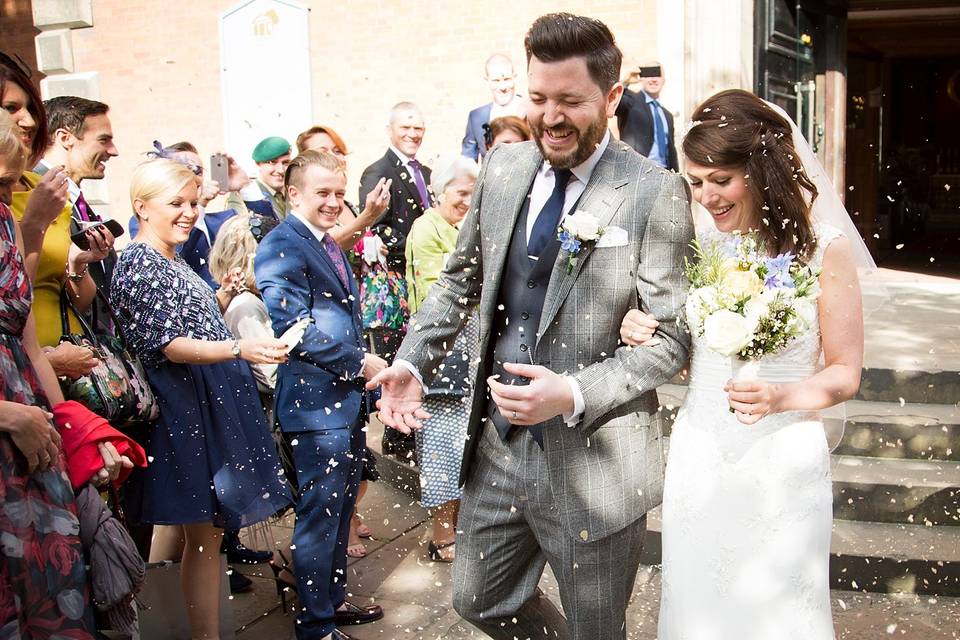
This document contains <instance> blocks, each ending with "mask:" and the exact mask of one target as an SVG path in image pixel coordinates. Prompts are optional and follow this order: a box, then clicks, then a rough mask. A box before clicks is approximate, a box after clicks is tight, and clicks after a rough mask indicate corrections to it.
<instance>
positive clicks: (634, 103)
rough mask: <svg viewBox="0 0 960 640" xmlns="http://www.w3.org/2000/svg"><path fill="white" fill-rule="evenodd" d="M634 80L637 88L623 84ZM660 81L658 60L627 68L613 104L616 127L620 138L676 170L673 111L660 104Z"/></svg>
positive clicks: (650, 157) (655, 160) (651, 158)
mask: <svg viewBox="0 0 960 640" xmlns="http://www.w3.org/2000/svg"><path fill="white" fill-rule="evenodd" d="M642 70H647V71H646V73H647V74H648V75H642V74H641V71H642ZM649 74H656V75H649ZM638 82H639V83H640V90H639V91H631V90H629V89H627V88H626V87H629V86H630V85H631V84H636V83H638ZM663 83H664V77H663V67H662V66H661V65H660V63H659V62H648V63H646V64H645V65H643V66H641V67H639V68H636V69H631V70H630V72H629V73H628V74H627V75H626V76H625V77H624V79H623V86H624V91H623V97H622V98H620V104H619V105H617V128H618V129H619V131H620V139H621V140H623V141H624V142H625V143H627V144H628V145H630V146H631V147H633V150H634V151H636V152H637V153H639V154H640V155H642V156H646V157H647V158H649V159H650V160H651V161H653V162H654V163H656V164H658V165H660V166H661V167H663V168H664V169H671V170H673V171H678V170H679V169H680V164H679V162H678V161H677V147H676V145H675V142H676V140H675V137H674V129H673V114H672V113H670V111H668V110H667V109H664V108H663V107H662V106H661V105H660V92H661V91H662V90H663Z"/></svg>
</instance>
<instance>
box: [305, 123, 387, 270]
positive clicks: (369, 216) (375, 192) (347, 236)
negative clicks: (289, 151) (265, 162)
mask: <svg viewBox="0 0 960 640" xmlns="http://www.w3.org/2000/svg"><path fill="white" fill-rule="evenodd" d="M297 149H298V150H299V152H300V153H303V152H304V151H308V150H313V151H326V152H328V153H332V154H333V155H335V156H337V157H338V158H340V160H341V161H343V163H344V166H346V163H347V155H348V154H349V151H347V145H346V143H345V142H344V141H343V138H341V137H340V135H339V134H338V133H337V132H336V131H334V130H333V129H331V128H330V127H327V126H324V125H314V126H312V127H310V128H309V129H307V130H306V131H304V132H303V133H301V134H300V135H298V136H297ZM392 182H393V181H392V180H390V179H389V178H381V179H380V180H379V181H378V182H377V184H376V185H375V186H374V188H373V189H372V190H371V192H370V193H368V194H367V197H366V199H365V201H364V207H363V211H360V210H359V209H358V208H357V206H356V205H355V204H353V203H351V202H349V201H348V200H344V201H343V211H341V212H340V217H339V218H337V226H336V227H334V228H333V230H332V231H331V232H330V235H331V236H333V239H334V240H336V241H337V244H338V245H340V248H342V249H343V250H344V251H348V252H349V251H350V250H351V249H353V246H354V245H355V244H356V242H357V240H359V239H360V238H361V236H363V233H364V231H366V230H367V229H369V228H370V227H372V226H373V225H374V224H375V223H376V222H377V221H378V220H379V219H380V216H382V215H383V213H384V211H386V210H387V207H388V206H390V185H391V184H392Z"/></svg>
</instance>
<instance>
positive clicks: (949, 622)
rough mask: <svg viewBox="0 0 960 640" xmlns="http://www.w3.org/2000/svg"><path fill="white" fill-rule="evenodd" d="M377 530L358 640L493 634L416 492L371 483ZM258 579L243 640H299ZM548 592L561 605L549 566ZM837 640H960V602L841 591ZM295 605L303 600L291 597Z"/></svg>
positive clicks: (652, 584) (359, 598) (649, 612)
mask: <svg viewBox="0 0 960 640" xmlns="http://www.w3.org/2000/svg"><path fill="white" fill-rule="evenodd" d="M360 513H361V516H362V517H363V518H364V521H365V522H366V523H367V525H368V526H370V528H371V529H372V530H373V532H374V539H373V540H372V541H370V543H369V544H368V545H367V546H368V550H369V554H368V555H367V556H366V557H365V558H360V559H355V560H352V561H351V562H350V564H349V569H348V578H347V579H348V584H349V591H350V594H351V595H350V598H351V600H352V601H353V602H355V603H357V604H365V603H372V602H376V603H377V604H380V605H381V606H383V608H384V610H385V614H386V615H385V616H384V618H383V619H382V620H380V621H378V622H374V623H371V624H367V625H361V626H354V627H347V628H344V631H346V632H348V633H350V634H351V635H352V636H353V637H355V638H357V639H358V640H460V639H468V638H469V639H473V638H478V639H479V638H486V636H485V635H484V634H483V633H481V632H480V631H478V630H476V629H474V628H472V627H471V626H470V625H468V624H466V623H464V622H462V621H461V620H460V618H459V616H458V615H457V613H456V612H455V611H454V610H453V609H452V607H451V600H452V598H451V588H452V587H451V584H450V565H447V564H442V563H436V562H431V561H430V560H429V559H427V557H426V547H425V545H426V541H427V539H428V536H429V521H428V520H427V513H426V511H425V510H424V509H422V508H421V507H420V506H419V505H418V504H417V503H416V502H415V501H414V500H412V499H411V498H410V497H408V495H407V494H405V493H403V492H401V491H399V490H398V489H395V488H394V487H393V486H391V485H389V484H387V483H386V482H377V483H372V484H371V485H370V488H369V490H368V491H367V495H366V496H365V497H364V500H363V503H362V504H361V508H360ZM292 524H293V523H292V519H291V518H290V517H287V518H286V519H285V520H284V521H282V522H280V523H278V524H276V525H273V527H272V530H273V533H274V536H275V538H276V542H277V543H278V544H279V545H281V546H282V547H283V546H286V545H288V544H289V538H290V535H291V534H292V532H293V529H292ZM241 570H242V571H243V572H244V573H245V574H247V575H248V576H250V577H251V578H253V580H254V582H255V589H254V591H253V592H252V593H246V594H239V595H237V596H233V598H232V600H231V603H232V606H233V618H234V626H235V628H236V638H237V640H261V639H262V640H292V639H293V638H294V626H295V613H294V612H293V611H286V612H285V611H282V610H281V607H280V601H279V598H278V597H277V595H276V591H275V588H274V584H273V581H272V577H271V575H270V572H269V569H268V568H267V567H262V568H260V567H249V568H245V569H241ZM541 588H542V589H543V590H544V591H545V592H546V593H547V594H548V596H550V597H551V598H552V599H554V600H555V601H556V602H557V603H558V605H559V595H558V592H557V587H556V582H555V580H554V579H553V576H552V575H551V574H550V572H549V570H548V571H547V573H546V574H545V575H544V578H543V581H542V582H541ZM659 592H660V572H659V570H658V568H657V567H655V566H641V568H640V574H639V576H638V578H637V584H636V588H635V591H634V597H633V601H632V603H631V604H630V607H629V609H628V611H627V621H628V626H627V637H628V638H630V639H632V640H654V639H655V638H656V618H657V611H658V608H659ZM832 602H833V610H834V621H835V629H836V634H837V638H838V639H840V640H846V639H862V640H874V639H876V640H879V639H881V638H884V639H889V638H901V639H903V640H941V639H942V640H946V639H948V638H949V639H960V599H956V598H945V597H918V596H894V595H884V594H867V593H860V592H852V591H834V592H833V593H832ZM287 606H288V608H289V609H293V608H294V607H295V606H296V601H295V600H293V601H291V600H290V599H288V601H287Z"/></svg>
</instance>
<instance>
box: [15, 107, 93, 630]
mask: <svg viewBox="0 0 960 640" xmlns="http://www.w3.org/2000/svg"><path fill="white" fill-rule="evenodd" d="M14 129H15V127H14V125H12V123H11V121H10V119H9V118H8V117H6V115H5V114H3V117H0V501H2V508H0V638H4V639H6V638H17V639H19V640H31V639H33V638H37V639H40V638H44V639H46V638H50V637H54V636H55V637H57V638H70V639H71V640H86V639H88V638H91V639H92V638H93V633H94V632H93V616H92V613H91V609H90V606H89V594H88V591H87V581H86V571H85V569H84V562H83V553H82V548H81V545H80V538H79V537H78V533H79V531H80V523H79V522H78V520H77V514H76V506H75V504H74V497H73V490H72V489H71V487H70V481H69V480H68V479H67V474H66V472H65V471H64V469H65V461H64V457H63V450H62V449H61V448H60V434H59V433H58V432H57V430H56V428H55V427H54V426H53V423H52V422H51V420H52V418H53V414H51V413H50V412H49V409H50V408H51V407H52V406H53V405H54V404H57V403H59V402H62V401H63V397H62V395H61V393H60V387H59V385H58V384H57V379H56V376H55V375H54V373H53V369H51V368H50V364H49V363H48V362H47V360H46V359H45V358H44V357H43V355H42V354H41V352H40V346H39V344H38V343H37V335H36V328H35V327H34V322H33V316H32V315H31V313H30V305H31V303H32V301H33V292H32V290H31V286H30V280H29V278H27V274H26V270H25V267H24V264H23V257H22V247H23V245H22V243H21V242H20V240H19V237H18V232H17V226H16V223H15V222H14V219H13V215H12V214H11V213H10V209H9V204H10V200H11V192H12V184H13V183H14V182H15V181H16V180H17V179H18V178H19V176H20V174H21V173H22V171H23V166H24V164H25V162H26V154H25V151H24V149H23V147H22V146H21V144H20V141H19V140H18V138H17V135H16V133H15V131H14Z"/></svg>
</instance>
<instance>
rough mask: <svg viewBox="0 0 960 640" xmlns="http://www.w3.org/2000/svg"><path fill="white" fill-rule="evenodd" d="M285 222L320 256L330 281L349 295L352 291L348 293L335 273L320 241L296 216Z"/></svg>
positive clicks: (335, 268) (334, 266)
mask: <svg viewBox="0 0 960 640" xmlns="http://www.w3.org/2000/svg"><path fill="white" fill-rule="evenodd" d="M285 222H287V224H289V225H290V226H291V227H293V229H294V231H296V232H297V233H298V234H299V235H300V236H301V237H302V238H303V239H304V240H305V241H306V242H307V244H308V245H310V247H311V248H312V249H313V250H314V251H316V252H317V254H318V255H319V256H320V260H321V261H322V262H323V263H324V265H326V267H327V270H328V271H330V276H331V277H332V280H333V281H334V282H336V283H337V285H338V286H339V287H340V290H341V291H343V292H344V293H346V294H348V295H349V294H351V293H352V291H349V290H348V289H347V287H346V286H345V285H344V283H343V281H342V280H340V275H339V274H338V273H337V267H336V265H334V264H333V260H331V259H330V256H329V255H327V250H326V249H325V248H324V247H323V245H322V244H320V241H319V240H317V237H316V236H315V235H313V233H312V232H311V231H310V229H308V228H307V227H306V225H305V224H303V223H302V222H301V221H300V220H299V219H298V218H297V217H296V216H287V219H286V220H285ZM347 275H348V276H349V275H350V274H349V273H348V274H347Z"/></svg>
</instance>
